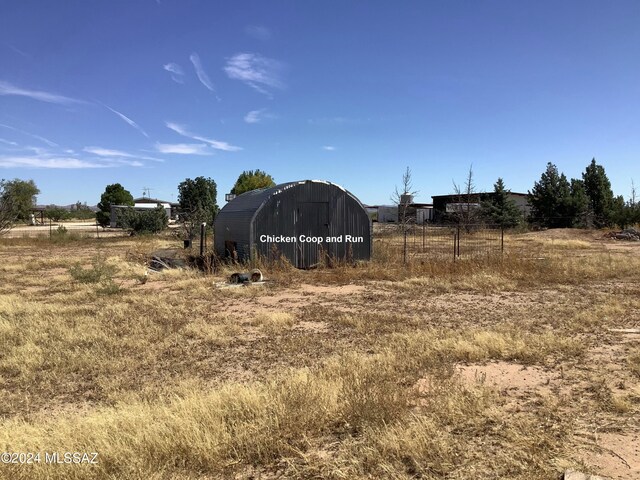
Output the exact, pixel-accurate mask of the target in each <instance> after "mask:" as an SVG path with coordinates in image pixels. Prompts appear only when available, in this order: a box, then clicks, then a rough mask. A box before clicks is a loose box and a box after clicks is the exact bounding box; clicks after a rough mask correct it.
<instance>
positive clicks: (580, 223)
mask: <svg viewBox="0 0 640 480" xmlns="http://www.w3.org/2000/svg"><path fill="white" fill-rule="evenodd" d="M569 216H570V217H571V218H572V223H571V225H572V226H573V227H580V228H588V227H591V226H592V224H593V218H592V216H591V214H590V211H589V197H587V193H586V192H585V190H584V182H583V181H582V180H578V179H575V178H572V179H571V201H570V206H569Z"/></svg>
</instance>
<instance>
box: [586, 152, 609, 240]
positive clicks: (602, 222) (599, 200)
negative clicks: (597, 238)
mask: <svg viewBox="0 0 640 480" xmlns="http://www.w3.org/2000/svg"><path fill="white" fill-rule="evenodd" d="M582 180H583V181H584V190H585V193H586V194H587V197H588V198H589V208H590V210H591V212H592V213H593V224H594V226H595V227H597V228H602V227H606V226H610V225H611V224H612V219H613V212H614V198H613V191H612V190H611V182H610V181H609V179H608V178H607V174H606V173H605V171H604V167H603V166H602V165H598V164H597V163H596V159H595V158H594V159H593V160H591V163H590V164H589V165H588V166H587V168H586V170H585V172H584V173H583V174H582Z"/></svg>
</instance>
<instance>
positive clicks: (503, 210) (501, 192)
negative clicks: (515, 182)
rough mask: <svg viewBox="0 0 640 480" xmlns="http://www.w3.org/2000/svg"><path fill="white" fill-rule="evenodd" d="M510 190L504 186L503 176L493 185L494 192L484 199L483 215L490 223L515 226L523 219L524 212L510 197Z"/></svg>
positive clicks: (506, 226) (509, 226)
mask: <svg viewBox="0 0 640 480" xmlns="http://www.w3.org/2000/svg"><path fill="white" fill-rule="evenodd" d="M509 193H510V191H509V190H507V189H506V188H505V186H504V181H503V180H502V178H498V181H497V182H496V183H495V184H494V185H493V194H492V195H490V196H489V197H488V198H487V199H486V200H483V201H482V204H481V211H482V216H483V217H484V218H485V219H486V220H487V221H489V222H490V223H493V224H496V225H500V226H501V227H504V228H513V227H515V226H516V225H518V224H519V223H520V221H521V220H522V212H520V210H519V209H518V206H517V205H516V202H515V201H514V200H513V199H512V198H509Z"/></svg>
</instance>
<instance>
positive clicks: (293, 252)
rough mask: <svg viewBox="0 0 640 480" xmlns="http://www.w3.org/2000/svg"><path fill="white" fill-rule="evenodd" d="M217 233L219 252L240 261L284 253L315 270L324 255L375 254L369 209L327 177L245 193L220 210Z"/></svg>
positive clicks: (354, 257)
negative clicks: (314, 267) (373, 251)
mask: <svg viewBox="0 0 640 480" xmlns="http://www.w3.org/2000/svg"><path fill="white" fill-rule="evenodd" d="M214 232H215V233H214V235H215V238H214V245H215V249H216V253H217V254H218V255H220V256H223V257H230V256H231V257H234V258H237V259H238V260H240V261H243V260H249V259H251V258H255V257H256V256H259V257H263V258H270V259H273V258H274V257H278V256H280V255H282V256H284V257H285V258H287V259H288V260H289V261H290V262H291V264H292V265H295V266H296V267H298V268H310V267H312V266H314V265H315V264H317V263H319V262H321V261H322V260H323V257H330V258H333V259H345V260H369V258H370V257H371V221H370V219H369V216H368V215H367V211H366V209H365V208H364V206H363V205H362V203H360V201H359V200H358V199H357V198H356V197H355V196H354V195H353V194H351V193H350V192H348V191H347V190H345V189H344V188H342V187H341V186H339V185H336V184H334V183H330V182H326V181H322V180H303V181H298V182H289V183H283V184H281V185H276V186H275V187H272V188H266V189H260V190H253V191H251V192H247V193H244V194H242V195H239V196H237V197H236V198H234V199H233V200H231V201H230V202H229V203H227V204H226V205H225V206H224V207H223V208H222V210H220V212H219V213H218V215H217V217H216V220H215V223H214Z"/></svg>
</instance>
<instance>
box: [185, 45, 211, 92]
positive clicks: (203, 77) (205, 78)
mask: <svg viewBox="0 0 640 480" xmlns="http://www.w3.org/2000/svg"><path fill="white" fill-rule="evenodd" d="M189 60H191V63H193V68H194V69H195V70H196V75H197V76H198V80H200V83H202V84H203V85H204V86H205V87H207V88H208V89H209V90H211V91H212V92H215V91H216V89H215V87H214V86H213V82H212V81H211V79H210V78H209V75H207V72H205V71H204V67H203V66H202V62H201V61H200V55H198V54H197V53H195V52H194V53H192V54H191V56H190V57H189Z"/></svg>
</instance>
